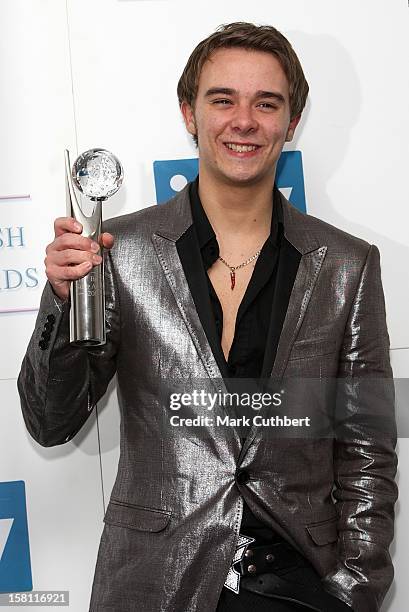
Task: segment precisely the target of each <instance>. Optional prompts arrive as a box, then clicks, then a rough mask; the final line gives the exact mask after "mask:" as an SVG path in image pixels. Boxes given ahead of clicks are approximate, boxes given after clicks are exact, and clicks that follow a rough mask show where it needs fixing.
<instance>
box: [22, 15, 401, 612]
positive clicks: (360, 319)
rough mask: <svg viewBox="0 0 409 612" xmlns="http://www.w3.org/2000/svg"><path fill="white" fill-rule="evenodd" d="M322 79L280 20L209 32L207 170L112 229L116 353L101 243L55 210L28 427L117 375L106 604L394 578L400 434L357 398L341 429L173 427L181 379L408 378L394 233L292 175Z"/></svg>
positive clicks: (202, 74) (200, 130)
mask: <svg viewBox="0 0 409 612" xmlns="http://www.w3.org/2000/svg"><path fill="white" fill-rule="evenodd" d="M307 93H308V85H307V82H306V80H305V77H304V75H303V72H302V69H301V66H300V63H299V61H298V59H297V57H296V55H295V53H294V51H293V49H292V47H291V45H290V44H289V42H288V41H287V40H286V39H285V38H284V36H283V35H282V34H280V33H279V32H278V31H277V30H275V29H274V28H272V27H268V26H261V27H256V26H254V25H253V24H247V23H235V24H230V25H227V26H223V27H221V28H220V29H219V30H218V31H217V32H216V33H214V34H212V35H211V36H209V37H208V38H207V39H206V40H204V41H202V42H201V43H200V44H199V45H198V46H197V47H196V49H195V50H194V51H193V53H192V56H191V57H190V59H189V61H188V63H187V65H186V68H185V70H184V72H183V74H182V77H181V79H180V82H179V86H178V95H179V101H180V106H181V111H182V113H183V117H184V121H185V124H186V127H187V129H188V131H189V132H190V134H192V136H193V137H194V139H195V141H196V142H197V144H198V149H199V178H198V180H196V181H195V182H194V183H192V184H190V185H188V186H187V187H186V188H185V189H184V190H183V191H182V192H180V193H179V194H178V195H177V196H176V197H175V198H173V199H172V200H171V201H170V202H168V203H166V204H164V205H161V206H154V207H150V208H147V209H144V210H141V211H139V212H137V213H134V214H131V215H126V216H123V217H119V218H116V219H112V220H111V221H109V222H107V223H106V225H105V229H107V230H109V233H105V234H103V237H102V241H103V244H104V246H105V247H107V248H108V249H111V247H113V248H112V250H111V251H110V252H109V254H108V256H107V258H106V268H105V269H106V279H105V282H106V291H107V344H106V345H105V346H103V347H100V348H95V349H79V348H75V347H73V346H71V345H70V344H69V339H68V311H69V286H70V282H71V281H72V280H74V279H78V278H81V277H82V276H84V275H85V274H86V273H87V272H88V271H89V270H90V269H91V268H92V266H94V265H99V264H100V262H101V257H100V256H99V255H98V253H97V251H98V245H96V244H91V242H90V240H88V239H87V238H83V237H82V236H81V228H80V227H78V226H76V224H75V223H74V220H73V219H69V218H62V219H57V220H56V223H55V230H56V232H55V233H56V236H55V240H54V241H53V242H52V243H51V244H50V245H49V246H48V248H47V257H46V271H47V276H48V279H49V283H48V284H47V286H46V288H45V290H44V294H43V297H42V302H41V307H40V312H39V316H38V321H37V325H36V330H35V331H34V334H33V337H32V339H31V342H30V345H29V348H28V351H27V355H26V357H25V359H24V362H23V365H22V370H21V374H20V377H19V391H20V394H21V400H22V408H23V414H24V417H25V421H26V424H27V427H28V429H29V431H30V433H31V435H32V436H33V437H34V438H35V439H36V440H37V441H38V442H39V443H40V444H43V445H45V446H49V445H54V444H61V443H64V442H66V441H68V440H70V439H71V438H72V437H73V436H74V435H75V434H76V433H77V431H78V430H79V429H80V428H81V427H82V425H83V424H84V422H85V421H86V419H87V418H88V416H89V414H90V410H91V408H92V406H94V405H95V404H96V402H97V401H98V400H99V398H100V397H101V396H102V395H103V393H104V392H105V390H106V387H107V385H108V382H109V380H110V379H111V377H112V376H113V374H114V373H115V371H116V372H117V376H118V390H119V396H120V405H121V411H122V426H121V456H120V461H119V467H118V476H117V479H116V482H115V485H114V488H113V491H112V495H111V501H110V503H109V506H108V509H107V513H106V516H105V528H104V532H103V536H102V540H101V545H100V550H99V555H98V561H97V567H96V573H95V580H94V586H93V593H92V599H91V604H90V609H91V610H95V611H99V610H108V609H109V610H115V612H125V611H134V610H136V609H137V610H141V611H146V612H159V611H161V612H214V611H215V610H216V609H217V611H218V612H223V611H227V610H234V611H236V612H240V611H241V610H250V609H251V610H257V611H264V610H269V611H270V612H285V611H295V610H301V609H310V610H319V611H325V612H329V611H330V612H333V611H337V610H354V611H355V612H376V611H378V610H379V609H380V606H381V603H382V599H383V597H384V595H385V593H386V591H387V589H388V587H389V585H390V583H391V580H392V575H393V573H392V565H391V560H390V557H389V553H388V547H389V544H390V541H391V539H392V535H393V507H394V502H395V500H396V487H395V484H394V475H395V471H396V456H395V452H394V445H395V439H394V436H393V435H390V436H384V437H382V438H381V437H380V436H376V437H373V438H371V439H369V438H368V439H366V438H362V436H360V435H358V434H357V428H356V427H357V421H356V417H358V423H359V415H360V414H361V412H362V413H364V412H365V408H368V406H366V407H365V406H364V405H362V404H361V400H360V398H359V397H358V398H357V397H356V395H354V394H353V393H350V397H349V398H348V401H349V403H348V408H349V410H350V411H351V414H353V415H354V417H355V420H354V425H351V426H349V421H346V422H345V423H344V426H345V432H344V433H345V434H346V435H343V436H342V437H340V438H337V439H332V438H330V437H323V438H320V439H300V438H291V437H286V438H282V439H280V438H276V439H274V440H271V439H267V438H266V437H265V435H264V432H263V430H260V429H259V428H258V427H257V426H252V427H248V428H246V427H243V428H242V429H241V430H240V432H239V431H236V430H233V432H232V433H231V435H227V434H224V433H223V432H222V431H220V430H219V431H217V432H216V431H215V430H216V428H212V427H210V426H207V425H206V424H204V425H203V427H202V429H203V430H204V432H203V431H202V432H200V433H197V434H196V433H194V432H193V433H192V432H191V431H190V432H189V435H186V436H182V437H181V436H180V435H179V434H178V433H177V432H176V431H175V428H174V427H173V428H172V427H168V428H167V429H166V431H165V432H164V431H163V429H162V425H161V424H163V423H168V422H169V404H168V403H167V402H166V400H165V399H164V398H166V397H167V394H166V392H167V391H168V389H169V385H168V381H169V379H175V380H176V379H178V380H179V381H180V380H182V381H183V380H185V381H186V387H187V386H188V383H189V381H192V380H193V381H194V380H197V381H198V380H201V382H202V383H203V384H204V386H206V385H207V390H208V391H210V390H214V385H213V381H214V379H218V378H219V379H221V378H223V379H230V380H232V381H233V382H234V381H235V380H237V379H242V378H250V379H258V378H260V377H265V378H269V379H271V380H275V381H280V380H282V379H283V378H284V377H286V378H290V379H291V378H297V379H303V378H319V379H321V378H322V377H323V376H324V377H328V378H335V377H340V378H346V377H354V379H356V378H357V377H362V378H365V379H366V380H369V378H370V376H371V375H373V376H377V377H379V378H385V379H389V378H390V376H391V371H390V365H389V355H388V347H389V340H388V334H387V330H386V324H385V311H384V301H383V293H382V286H381V280H380V269H379V253H378V251H377V249H376V247H374V246H370V245H369V244H367V243H366V242H364V241H362V240H359V239H357V238H354V237H352V236H350V235H348V234H346V233H344V232H342V231H340V230H337V229H336V228H334V227H332V226H329V225H328V224H326V223H323V222H321V221H319V220H317V219H315V218H313V217H309V216H308V215H303V214H301V213H299V212H298V211H297V210H296V209H294V208H293V207H292V206H291V205H290V204H289V203H288V202H287V201H286V199H285V198H284V197H283V196H282V195H281V194H280V192H279V191H278V190H277V188H276V187H275V185H274V179H275V173H276V165H277V160H278V158H279V156H280V153H281V151H282V148H283V145H284V143H285V141H288V140H291V139H292V137H293V134H294V131H295V129H296V127H297V124H298V122H299V120H300V116H301V113H302V110H303V108H304V105H305V101H306V97H307ZM114 241H115V244H114ZM113 245H114V246H113ZM44 324H45V325H46V328H47V329H46V332H45V333H46V338H45V337H44V331H43V329H44V328H43V326H44ZM378 400H379V396H378ZM380 401H381V403H382V406H383V411H384V413H385V414H386V415H387V416H391V415H392V414H393V402H392V401H391V399H390V397H389V396H388V394H387V393H385V395H384V397H381V398H380ZM218 409H219V412H220V414H222V413H223V410H222V408H220V407H219V408H218ZM303 409H304V411H305V414H306V415H308V414H309V412H310V409H311V405H310V401H309V399H308V396H307V395H306V397H305V401H304V403H303Z"/></svg>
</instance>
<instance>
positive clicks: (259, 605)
mask: <svg viewBox="0 0 409 612" xmlns="http://www.w3.org/2000/svg"><path fill="white" fill-rule="evenodd" d="M277 574H280V578H281V579H282V580H285V581H287V582H288V583H290V585H291V584H293V585H294V586H295V587H296V588H297V592H298V593H299V592H300V591H301V593H302V591H303V589H304V590H308V592H309V597H308V599H307V600H308V601H309V602H310V604H312V605H313V606H314V607H311V605H310V604H306V603H304V604H303V603H301V602H299V603H295V602H294V601H289V600H288V599H287V600H286V599H280V598H278V597H267V596H266V595H258V594H256V593H252V592H250V591H247V590H245V589H244V588H243V587H242V585H241V586H240V592H239V594H238V595H236V594H235V593H233V592H232V591H230V590H229V589H226V588H225V587H223V589H222V593H221V595H220V599H219V603H218V606H217V610H216V612H307V611H308V610H310V612H311V611H312V610H314V608H315V609H316V610H319V612H353V610H352V608H351V607H350V606H347V605H346V604H345V603H344V602H343V601H341V600H340V599H338V598H337V597H333V596H332V595H329V593H327V591H325V590H324V589H323V587H322V586H321V578H320V576H319V575H318V573H317V572H316V571H315V569H314V568H313V567H312V566H311V565H310V564H309V563H307V561H306V562H305V565H303V566H302V567H297V568H293V569H291V570H289V571H286V572H280V573H279V572H277ZM242 580H243V579H242ZM252 580H254V581H257V576H256V577H254V578H252ZM242 584H243V583H242ZM312 591H313V597H312V598H311V592H312ZM290 592H291V589H290ZM297 598H298V596H297Z"/></svg>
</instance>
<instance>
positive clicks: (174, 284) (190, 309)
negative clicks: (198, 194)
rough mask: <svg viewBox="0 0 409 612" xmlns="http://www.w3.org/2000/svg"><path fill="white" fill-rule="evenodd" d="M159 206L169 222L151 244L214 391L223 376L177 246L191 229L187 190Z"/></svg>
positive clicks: (157, 233) (155, 234)
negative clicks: (163, 210) (166, 212)
mask: <svg viewBox="0 0 409 612" xmlns="http://www.w3.org/2000/svg"><path fill="white" fill-rule="evenodd" d="M160 206H166V207H168V208H169V215H168V216H167V215H166V216H164V217H165V218H167V219H168V220H167V222H166V223H164V222H163V220H162V224H161V225H160V226H158V228H157V229H156V231H155V232H154V234H153V235H152V242H153V245H154V247H155V250H156V253H157V256H158V259H159V262H160V265H161V267H162V270H163V273H164V275H165V277H166V280H167V282H168V284H169V287H170V289H171V291H172V293H173V296H174V298H175V301H176V304H177V307H178V309H179V312H180V314H181V316H182V318H183V320H184V322H185V324H186V327H187V329H188V331H189V334H190V336H191V338H192V340H193V343H194V345H195V347H196V350H197V353H198V356H199V358H200V359H201V361H202V362H203V365H204V367H205V368H206V371H207V373H208V376H209V377H210V378H212V379H219V380H218V381H217V380H215V382H214V384H215V387H216V386H217V388H219V387H220V382H221V379H222V374H221V372H220V369H219V366H218V364H217V361H216V359H215V356H214V354H213V352H212V349H211V347H210V344H209V341H208V339H207V337H206V334H205V331H204V329H203V326H202V324H201V322H200V318H199V315H198V312H197V309H196V306H195V303H194V301H193V297H192V294H191V292H190V289H189V285H188V282H187V279H186V276H185V273H184V270H183V266H182V263H181V261H180V257H179V254H178V251H177V246H176V241H177V240H178V239H179V238H180V237H181V236H182V235H183V234H184V233H185V232H186V231H187V230H188V229H189V227H190V226H191V225H192V216H191V210H190V201H189V191H188V186H187V187H185V188H184V189H183V190H182V191H181V192H180V193H178V194H177V196H175V197H174V198H173V199H172V200H171V201H170V202H168V203H166V204H160ZM164 217H162V219H163V218H164ZM209 301H210V300H209ZM209 307H210V304H209Z"/></svg>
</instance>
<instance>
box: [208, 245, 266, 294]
mask: <svg viewBox="0 0 409 612" xmlns="http://www.w3.org/2000/svg"><path fill="white" fill-rule="evenodd" d="M260 253H261V249H260V250H259V251H257V253H254V255H252V256H251V257H249V259H246V261H243V263H241V264H239V265H238V266H231V265H230V264H228V263H227V261H226V260H225V259H223V257H220V256H219V257H218V259H220V261H221V262H222V263H224V265H225V266H227V267H228V268H229V270H230V282H231V290H232V291H233V289H234V286H235V284H236V270H239V269H240V268H244V266H247V265H248V264H249V263H251V262H252V261H254V260H255V259H257V257H258V256H259V255H260Z"/></svg>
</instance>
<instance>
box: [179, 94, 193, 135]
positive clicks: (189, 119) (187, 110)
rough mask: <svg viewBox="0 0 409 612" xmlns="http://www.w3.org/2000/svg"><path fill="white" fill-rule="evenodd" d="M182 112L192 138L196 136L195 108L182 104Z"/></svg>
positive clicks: (185, 103)
mask: <svg viewBox="0 0 409 612" xmlns="http://www.w3.org/2000/svg"><path fill="white" fill-rule="evenodd" d="M180 110H181V111H182V115H183V121H184V122H185V126H186V129H187V131H188V132H189V134H191V135H192V136H196V135H197V131H196V121H195V114H194V112H193V108H192V107H191V106H190V104H188V103H187V102H182V104H181V105H180Z"/></svg>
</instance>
